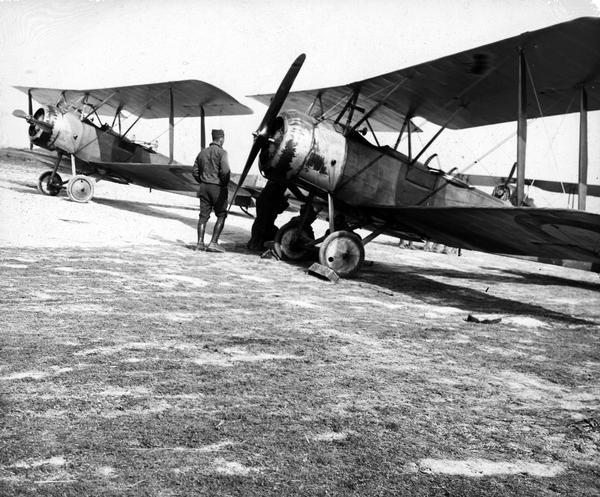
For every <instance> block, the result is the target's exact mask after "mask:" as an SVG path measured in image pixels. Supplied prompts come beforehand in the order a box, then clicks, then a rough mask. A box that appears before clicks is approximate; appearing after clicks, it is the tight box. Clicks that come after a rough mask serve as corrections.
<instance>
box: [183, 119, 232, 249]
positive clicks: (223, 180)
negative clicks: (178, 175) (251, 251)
mask: <svg viewBox="0 0 600 497" xmlns="http://www.w3.org/2000/svg"><path fill="white" fill-rule="evenodd" d="M224 141H225V133H224V132H223V130H222V129H213V130H212V143H211V144H210V145H209V146H208V147H207V148H205V149H204V150H201V151H200V153H199V154H198V157H196V161H195V162H194V168H193V170H192V174H193V175H194V178H196V181H197V182H198V183H200V189H199V191H198V197H200V215H199V217H198V243H197V245H196V250H206V251H207V252H224V250H223V248H222V247H221V246H220V245H219V236H220V235H221V231H223V226H224V224H225V217H226V216H227V185H228V184H229V175H230V171H229V162H228V160H227V152H226V151H225V150H223V142H224ZM212 210H214V211H215V216H217V222H216V223H215V227H214V228H213V233H212V239H211V241H210V243H209V244H208V246H205V245H204V233H205V232H206V223H207V222H208V218H209V217H210V213H211V211H212Z"/></svg>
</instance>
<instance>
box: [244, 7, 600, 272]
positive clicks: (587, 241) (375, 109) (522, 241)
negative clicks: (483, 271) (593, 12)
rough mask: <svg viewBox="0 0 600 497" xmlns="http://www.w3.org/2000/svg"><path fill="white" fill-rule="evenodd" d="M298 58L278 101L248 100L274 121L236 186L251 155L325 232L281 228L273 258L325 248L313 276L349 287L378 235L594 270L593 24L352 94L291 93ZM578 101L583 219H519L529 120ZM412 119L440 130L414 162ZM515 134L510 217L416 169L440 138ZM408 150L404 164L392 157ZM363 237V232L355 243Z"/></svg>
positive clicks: (458, 183) (419, 68)
mask: <svg viewBox="0 0 600 497" xmlns="http://www.w3.org/2000/svg"><path fill="white" fill-rule="evenodd" d="M304 59H305V56H304V55H301V56H300V57H298V58H297V59H296V61H295V62H294V63H293V64H292V66H291V67H290V69H289V71H288V73H287V74H286V76H285V77H284V79H283V81H282V83H281V85H280V87H279V89H278V90H277V92H276V93H275V94H269V95H256V96H254V97H253V98H255V99H257V100H258V101H260V102H262V103H264V104H265V105H268V109H267V111H266V113H265V116H264V118H263V119H262V122H261V123H260V125H259V127H258V129H257V131H256V132H255V133H254V143H253V145H252V148H251V150H250V153H249V156H248V159H247V161H246V164H245V166H244V169H243V172H242V176H241V178H240V182H239V186H242V185H243V183H244V179H245V178H246V176H247V174H248V172H249V170H250V168H251V167H252V164H253V163H254V161H255V159H256V157H257V156H258V157H259V168H260V170H261V172H262V173H263V175H264V176H265V177H266V178H268V179H269V180H271V181H273V182H277V183H279V184H284V185H290V186H292V187H294V189H295V190H296V191H298V187H300V188H302V190H303V191H304V192H305V193H306V195H303V196H302V198H301V200H302V201H305V202H306V203H307V204H309V205H311V206H312V207H313V209H312V211H313V213H314V211H319V210H322V212H324V213H325V214H326V215H327V218H328V219H329V230H328V232H326V233H325V234H324V235H323V236H321V237H319V238H316V239H315V238H314V237H312V236H311V233H312V229H311V227H310V226H309V223H310V222H311V221H312V220H314V215H310V214H308V213H309V212H310V211H311V209H304V215H303V216H301V217H300V219H299V220H295V221H293V222H290V223H288V224H286V225H284V226H282V227H281V228H280V229H279V231H278V232H277V235H276V237H275V249H276V250H277V252H278V253H279V254H280V255H281V256H283V257H285V258H288V259H298V258H302V257H304V256H306V255H307V253H308V252H311V251H314V249H315V247H319V260H320V263H321V264H323V265H325V266H327V267H329V268H330V269H333V270H334V271H336V272H337V273H338V274H340V275H352V274H353V273H355V272H356V271H357V270H358V268H359V267H360V264H361V263H362V261H363V260H364V245H365V244H367V243H368V242H370V241H371V240H373V239H374V238H375V237H376V236H378V235H379V234H381V233H386V234H391V235H393V236H398V237H400V238H404V239H408V240H423V239H426V240H430V241H434V242H438V243H442V244H445V245H449V246H452V247H462V248H465V249H471V250H478V251H483V252H491V253H499V254H512V255H529V256H537V257H544V258H551V259H572V260H579V261H588V262H592V263H595V264H596V265H597V264H598V263H600V215H597V214H592V213H589V212H585V211H584V210H583V209H584V206H585V192H586V183H587V181H586V178H587V155H588V153H587V112H588V111H592V110H598V109H600V19H597V18H580V19H576V20H573V21H569V22H565V23H562V24H557V25H554V26H550V27H547V28H544V29H540V30H537V31H532V32H527V33H524V34H521V35H519V36H516V37H512V38H508V39H505V40H502V41H498V42H495V43H491V44H488V45H485V46H481V47H478V48H475V49H471V50H467V51H464V52H461V53H457V54H454V55H451V56H447V57H443V58H441V59H437V60H434V61H431V62H427V63H423V64H419V65H416V66H413V67H409V68H406V69H401V70H399V71H395V72H391V73H388V74H383V75H381V76H377V77H374V78H369V79H365V80H363V81H358V82H355V83H351V84H348V85H343V86H336V87H328V88H318V89H314V90H305V91H295V92H291V93H290V89H291V86H292V84H293V82H294V80H295V78H296V76H297V74H298V72H299V70H300V68H301V66H302V64H303V63H304ZM574 98H575V99H576V101H579V102H580V115H581V118H580V123H581V126H580V147H579V150H580V154H579V172H580V176H579V185H578V193H579V206H580V209H582V210H571V209H553V208H552V209H551V208H534V207H526V206H525V203H524V202H525V196H524V185H525V150H526V137H527V119H528V118H537V117H544V116H553V115H559V114H565V113H568V112H570V110H569V107H570V103H571V102H572V100H573V99H574ZM299 109H301V110H299ZM280 111H283V112H281V114H280ZM417 116H418V117H420V118H423V119H424V120H425V121H428V122H430V123H433V124H434V125H437V126H438V127H439V129H438V130H437V132H436V133H435V135H434V136H433V137H432V139H431V140H430V141H429V142H427V143H426V145H425V146H423V147H422V148H421V149H420V150H419V151H416V150H415V146H414V143H413V140H412V135H413V133H414V132H415V131H418V129H417V128H416V126H415V125H414V124H413V119H414V118H415V117H417ZM510 121H516V122H517V154H516V155H517V167H516V169H517V175H516V200H515V203H516V204H517V205H516V206H513V205H511V203H510V202H508V201H506V200H502V199H500V198H497V197H495V196H493V195H489V194H487V193H485V192H483V191H480V190H478V189H475V188H474V187H473V186H471V185H469V184H468V183H466V182H465V181H463V180H461V179H460V178H459V177H458V176H457V175H455V174H450V173H447V172H444V171H441V170H439V169H432V168H429V167H428V164H427V162H428V161H423V162H421V158H422V157H424V154H425V153H426V151H427V150H429V148H430V146H431V145H432V143H433V142H434V141H435V140H436V138H437V137H438V136H439V135H440V133H442V132H443V131H444V130H445V129H446V128H449V129H464V128H471V127H478V126H485V125H493V124H497V123H503V122H510ZM380 131H388V132H389V131H394V132H395V133H398V137H397V139H396V140H395V145H394V146H393V147H391V146H381V145H380V142H379V141H378V138H377V133H378V132H380ZM367 134H368V136H369V137H370V138H372V140H373V141H374V143H371V141H369V140H367V138H366V135H367ZM402 139H404V141H405V142H406V146H407V153H401V152H399V151H398V146H399V144H400V143H401V140H402ZM290 190H291V188H290ZM257 215H258V212H257ZM358 228H361V229H367V230H369V231H371V233H370V234H369V235H368V236H366V237H365V238H364V239H361V238H360V237H359V236H358V235H357V234H355V233H354V230H355V229H358Z"/></svg>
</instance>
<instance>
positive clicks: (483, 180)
mask: <svg viewBox="0 0 600 497" xmlns="http://www.w3.org/2000/svg"><path fill="white" fill-rule="evenodd" d="M458 176H459V177H460V179H462V180H464V181H466V182H467V183H468V184H470V185H477V186H497V185H502V184H504V183H505V182H506V180H507V179H508V178H507V177H505V176H488V175H484V174H459V175H458ZM515 183H516V180H515V179H514V178H513V179H511V181H510V182H509V185H513V184H515ZM525 184H526V185H531V186H535V187H536V188H539V189H540V190H546V191H548V192H553V193H567V194H569V195H576V194H577V191H578V190H577V189H578V186H579V185H578V184H577V183H569V182H561V181H550V180H539V179H536V180H533V179H528V178H525ZM586 195H587V196H588V197H600V185H587V191H586Z"/></svg>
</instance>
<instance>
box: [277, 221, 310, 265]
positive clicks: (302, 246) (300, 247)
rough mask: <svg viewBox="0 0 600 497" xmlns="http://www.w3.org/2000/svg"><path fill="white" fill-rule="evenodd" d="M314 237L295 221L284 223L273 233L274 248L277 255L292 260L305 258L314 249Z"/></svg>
mask: <svg viewBox="0 0 600 497" xmlns="http://www.w3.org/2000/svg"><path fill="white" fill-rule="evenodd" d="M314 241H315V240H314V237H312V236H311V235H310V234H309V233H308V232H307V231H306V230H303V229H302V228H301V227H300V224H299V223H297V222H289V223H287V224H284V225H283V226H282V227H281V228H279V230H278V231H277V234H276V235H275V243H274V249H275V252H276V253H277V255H278V256H279V257H281V258H282V259H288V260H292V261H299V260H301V259H305V258H306V257H308V256H309V255H310V253H311V252H312V251H313V250H314V244H313V242H314Z"/></svg>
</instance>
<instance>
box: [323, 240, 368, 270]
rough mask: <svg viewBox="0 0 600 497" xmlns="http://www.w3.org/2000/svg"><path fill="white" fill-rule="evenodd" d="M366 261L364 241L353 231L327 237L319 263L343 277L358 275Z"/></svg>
mask: <svg viewBox="0 0 600 497" xmlns="http://www.w3.org/2000/svg"><path fill="white" fill-rule="evenodd" d="M364 260H365V247H364V245H363V243H362V240H361V239H360V237H359V236H358V235H357V234H356V233H352V232H351V231H334V232H333V233H331V234H329V235H327V238H325V240H323V243H322V244H321V248H320V249H319V262H320V263H321V264H322V265H323V266H327V267H328V268H330V269H332V270H334V271H335V272H336V273H337V274H338V275H339V276H342V277H349V276H353V275H354V274H356V272H357V271H358V269H359V268H360V265H361V264H362V263H363V261H364Z"/></svg>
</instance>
